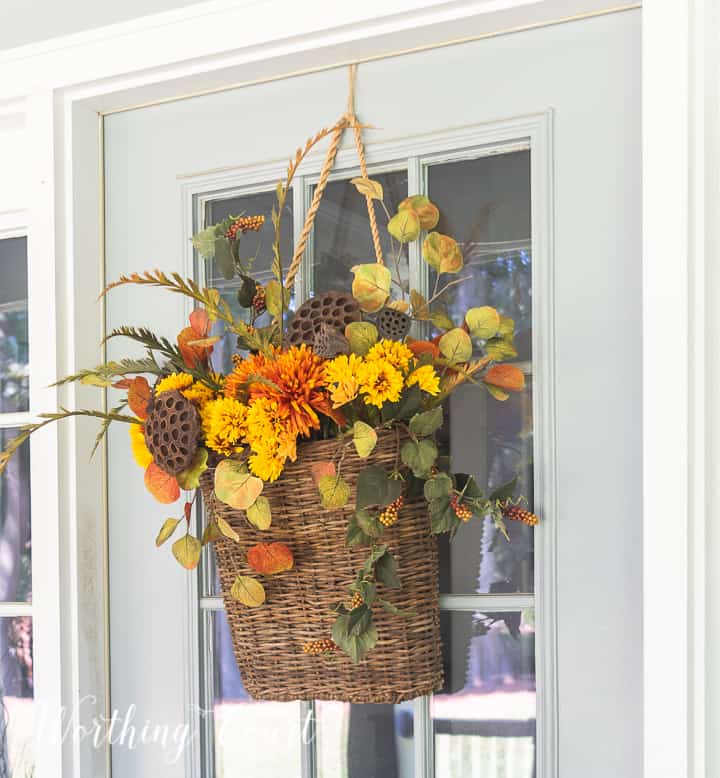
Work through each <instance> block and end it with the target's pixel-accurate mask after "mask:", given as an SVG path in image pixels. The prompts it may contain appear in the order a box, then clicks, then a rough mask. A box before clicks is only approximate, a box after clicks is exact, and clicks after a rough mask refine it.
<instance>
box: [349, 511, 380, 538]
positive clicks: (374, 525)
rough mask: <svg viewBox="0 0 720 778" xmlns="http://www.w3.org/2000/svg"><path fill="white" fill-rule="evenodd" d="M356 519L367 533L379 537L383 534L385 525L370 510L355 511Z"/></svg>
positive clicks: (372, 536)
mask: <svg viewBox="0 0 720 778" xmlns="http://www.w3.org/2000/svg"><path fill="white" fill-rule="evenodd" d="M355 520H356V521H357V525H358V527H360V529H361V530H362V531H363V532H364V533H365V535H368V536H369V537H371V538H379V537H380V536H381V535H382V533H383V525H382V524H381V523H380V522H379V521H378V520H377V518H376V517H375V516H373V515H372V514H371V513H369V512H368V511H366V510H359V511H355Z"/></svg>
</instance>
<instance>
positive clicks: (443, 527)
mask: <svg viewBox="0 0 720 778" xmlns="http://www.w3.org/2000/svg"><path fill="white" fill-rule="evenodd" d="M428 507H429V510H430V527H431V529H432V531H433V532H434V533H435V534H436V535H437V534H439V533H441V532H450V530H452V529H453V528H454V527H456V526H457V525H458V524H459V523H460V519H458V517H457V514H456V513H455V511H454V510H453V508H452V505H451V504H450V496H449V495H448V496H446V497H437V498H435V499H434V500H431V501H430V504H429V506H428Z"/></svg>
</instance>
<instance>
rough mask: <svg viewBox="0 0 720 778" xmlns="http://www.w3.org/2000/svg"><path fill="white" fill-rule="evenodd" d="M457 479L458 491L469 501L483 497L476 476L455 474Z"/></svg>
mask: <svg viewBox="0 0 720 778" xmlns="http://www.w3.org/2000/svg"><path fill="white" fill-rule="evenodd" d="M455 479H456V481H457V488H458V490H459V491H460V492H462V493H463V496H465V497H467V498H468V499H469V500H479V499H480V498H481V497H482V496H483V492H482V489H481V488H480V487H479V486H478V482H477V481H476V480H475V477H474V476H472V475H468V474H467V473H455Z"/></svg>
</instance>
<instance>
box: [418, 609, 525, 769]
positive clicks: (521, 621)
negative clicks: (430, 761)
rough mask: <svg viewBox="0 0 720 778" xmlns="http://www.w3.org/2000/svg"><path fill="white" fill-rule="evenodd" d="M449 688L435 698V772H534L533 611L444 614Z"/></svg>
mask: <svg viewBox="0 0 720 778" xmlns="http://www.w3.org/2000/svg"><path fill="white" fill-rule="evenodd" d="M441 622H442V624H441V626H442V633H443V652H444V664H445V689H443V691H442V692H441V693H440V694H437V695H435V696H434V697H433V698H432V702H431V715H432V719H433V731H434V733H435V775H436V776H437V778H466V777H467V776H471V775H472V776H476V775H477V776H491V777H492V778H534V776H535V717H536V700H535V625H534V611H532V610H529V611H524V612H520V611H511V612H507V613H487V614H485V613H480V612H475V613H472V612H453V613H444V614H442V618H441Z"/></svg>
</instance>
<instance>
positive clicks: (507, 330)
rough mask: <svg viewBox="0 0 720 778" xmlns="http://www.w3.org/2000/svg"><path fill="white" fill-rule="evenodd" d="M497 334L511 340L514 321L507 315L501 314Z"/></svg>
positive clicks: (513, 332) (513, 333)
mask: <svg viewBox="0 0 720 778" xmlns="http://www.w3.org/2000/svg"><path fill="white" fill-rule="evenodd" d="M498 335H500V336H501V337H503V338H506V339H508V340H512V339H513V336H514V335H515V321H514V320H513V319H511V318H510V317H509V316H501V317H500V326H499V327H498Z"/></svg>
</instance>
